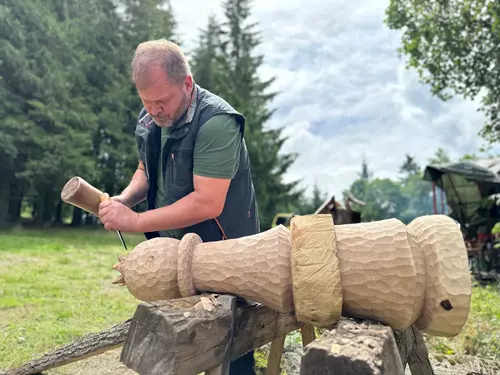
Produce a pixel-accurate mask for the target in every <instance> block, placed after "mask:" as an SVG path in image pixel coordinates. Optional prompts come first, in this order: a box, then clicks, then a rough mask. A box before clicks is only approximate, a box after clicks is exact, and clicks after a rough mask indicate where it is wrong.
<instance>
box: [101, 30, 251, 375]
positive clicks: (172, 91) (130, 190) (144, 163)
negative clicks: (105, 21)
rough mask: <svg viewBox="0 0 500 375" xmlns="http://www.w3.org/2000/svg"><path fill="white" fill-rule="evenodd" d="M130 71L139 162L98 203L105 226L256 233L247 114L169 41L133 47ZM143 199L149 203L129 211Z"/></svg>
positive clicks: (218, 235) (217, 235)
mask: <svg viewBox="0 0 500 375" xmlns="http://www.w3.org/2000/svg"><path fill="white" fill-rule="evenodd" d="M132 79H133V81H134V83H135V86H136V89H137V92H138V94H139V97H140V99H141V101H142V103H143V106H144V108H143V109H142V111H141V112H140V114H139V116H138V121H137V126H136V130H135V138H136V142H137V148H138V155H139V165H138V168H137V170H136V171H135V173H134V175H133V177H132V180H131V182H130V184H129V185H128V186H127V188H126V189H125V190H124V191H123V192H122V193H121V194H120V195H118V196H115V197H112V199H111V200H110V201H106V202H103V203H101V205H100V207H99V216H100V218H101V221H102V223H103V224H104V227H105V228H106V229H108V230H121V231H123V232H143V233H145V235H146V238H153V237H157V236H169V237H175V238H178V239H180V238H181V237H182V236H183V235H184V234H186V233H190V232H191V233H197V234H198V235H199V236H200V237H201V239H202V240H203V242H208V241H219V240H224V239H228V238H237V237H242V236H247V235H252V234H255V233H258V232H259V230H260V223H259V217H258V212H257V204H256V199H255V192H254V187H253V182H252V177H251V173H250V160H249V155H248V151H247V148H246V145H245V141H244V139H243V134H244V128H245V118H244V117H243V116H242V115H241V114H240V113H238V112H237V111H236V110H235V109H234V108H232V107H231V106H230V105H229V104H228V103H227V102H226V101H225V100H223V99H222V98H220V97H218V96H217V95H214V94H212V93H210V92H209V91H207V90H205V89H203V88H201V87H199V85H197V84H196V83H195V82H194V80H193V77H192V75H191V72H190V67H189V64H188V62H187V61H186V58H185V56H184V54H183V53H182V51H181V50H180V48H179V47H178V46H177V45H175V44H174V43H171V42H169V41H166V40H155V41H149V42H145V43H142V44H140V45H139V46H138V47H137V49H136V52H135V55H134V57H133V60H132ZM143 200H146V201H147V207H148V210H147V211H146V212H141V213H136V212H134V211H133V210H132V209H131V207H133V206H135V205H136V204H138V203H139V202H142V201H143ZM253 365H254V359H253V352H250V353H248V354H247V355H245V356H243V357H242V358H240V359H239V360H237V361H234V362H233V363H232V364H231V366H230V373H231V374H241V375H245V374H255V372H254V370H253Z"/></svg>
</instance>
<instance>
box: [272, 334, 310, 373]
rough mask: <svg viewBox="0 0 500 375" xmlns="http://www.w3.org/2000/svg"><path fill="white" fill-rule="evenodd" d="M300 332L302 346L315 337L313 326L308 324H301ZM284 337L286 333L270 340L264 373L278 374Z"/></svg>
mask: <svg viewBox="0 0 500 375" xmlns="http://www.w3.org/2000/svg"><path fill="white" fill-rule="evenodd" d="M300 334H301V336H302V347H303V348H305V347H306V346H307V345H309V344H310V343H311V342H313V341H314V339H315V334H314V326H312V325H308V324H306V325H304V326H302V327H301V328H300ZM285 338H286V335H283V336H280V337H278V338H277V339H276V340H274V341H272V342H271V350H270V352H269V357H268V359H267V371H266V375H280V373H281V366H280V365H281V357H282V355H283V349H284V347H285Z"/></svg>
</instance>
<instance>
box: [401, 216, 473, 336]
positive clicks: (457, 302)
mask: <svg viewBox="0 0 500 375" xmlns="http://www.w3.org/2000/svg"><path fill="white" fill-rule="evenodd" d="M408 229H409V230H410V231H411V232H412V233H413V234H414V235H415V236H416V238H417V239H418V241H419V243H420V247H421V249H422V252H423V253H424V257H425V262H426V265H425V267H426V278H427V280H426V281H427V287H426V295H425V303H424V309H423V312H422V315H421V316H420V317H419V318H418V320H417V321H416V323H415V324H416V326H417V327H418V328H419V329H421V330H422V331H423V332H426V333H428V334H431V335H435V336H445V337H453V336H456V335H457V334H459V333H460V332H461V330H462V328H463V326H464V325H465V323H466V321H467V318H468V316H469V311H470V301H471V294H472V283H471V276H470V270H469V263H468V259H467V249H466V247H465V243H464V240H463V236H462V233H461V231H460V228H459V227H458V225H457V224H456V223H455V222H454V221H453V219H451V218H450V217H448V216H445V215H429V216H422V217H419V218H417V219H415V220H413V221H412V222H411V223H410V224H409V225H408Z"/></svg>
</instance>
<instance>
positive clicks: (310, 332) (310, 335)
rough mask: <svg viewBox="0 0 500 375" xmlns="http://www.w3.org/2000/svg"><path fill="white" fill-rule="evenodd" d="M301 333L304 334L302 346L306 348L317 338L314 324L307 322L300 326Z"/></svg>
mask: <svg viewBox="0 0 500 375" xmlns="http://www.w3.org/2000/svg"><path fill="white" fill-rule="evenodd" d="M300 333H301V334H302V347H304V348H305V347H306V346H307V345H309V344H310V343H312V342H313V341H314V340H315V339H316V335H315V334H314V326H311V325H308V324H306V325H305V326H303V327H302V328H300Z"/></svg>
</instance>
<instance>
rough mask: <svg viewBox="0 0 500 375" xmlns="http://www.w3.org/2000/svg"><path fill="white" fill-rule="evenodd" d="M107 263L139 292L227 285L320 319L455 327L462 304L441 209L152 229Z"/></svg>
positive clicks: (459, 246)
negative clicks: (413, 214)
mask: <svg viewBox="0 0 500 375" xmlns="http://www.w3.org/2000/svg"><path fill="white" fill-rule="evenodd" d="M114 268H115V269H116V270H118V271H120V272H121V276H120V278H119V279H118V280H116V281H115V283H118V284H124V285H126V286H127V288H128V289H129V291H130V292H131V293H132V294H134V295H135V296H136V297H137V298H138V299H140V300H143V301H155V300H165V299H172V298H178V297H179V296H189V295H193V294H195V293H199V292H215V293H228V294H232V295H236V296H240V297H243V298H247V299H250V300H253V301H257V302H260V303H262V304H264V305H266V306H268V307H270V308H272V309H275V310H277V311H280V312H287V313H288V312H295V313H296V314H297V319H298V320H299V321H301V322H306V323H308V324H311V325H315V326H319V327H328V326H330V325H331V324H333V323H335V322H336V321H338V320H339V318H340V313H341V312H342V315H343V316H347V317H356V318H362V319H371V320H376V321H378V322H381V323H384V324H386V325H389V326H390V327H392V328H394V329H400V330H402V329H406V328H407V327H409V326H410V325H411V324H413V323H416V325H417V327H418V328H420V329H421V330H423V331H425V332H428V333H430V334H434V335H441V336H454V335H457V334H458V333H459V332H460V330H461V329H462V327H463V325H464V324H465V322H466V320H467V316H468V313H469V306H470V295H471V279H470V273H469V268H468V263H467V252H466V248H465V244H464V242H463V238H462V234H461V232H460V230H459V228H458V226H457V225H456V223H455V222H454V221H453V220H452V219H450V218H449V217H447V216H444V215H432V216H424V217H421V218H418V219H416V220H414V221H413V222H412V223H410V224H409V225H408V226H405V225H404V224H403V223H401V222H400V221H399V220H396V219H389V220H381V221H377V222H370V223H358V224H345V225H339V226H334V225H333V223H332V219H331V216H330V215H307V216H296V217H294V218H293V219H292V222H291V231H290V230H288V229H287V228H285V227H283V226H278V227H276V228H273V229H271V230H268V231H266V232H263V233H260V234H257V235H253V236H247V237H243V238H238V239H231V240H226V241H219V242H209V243H202V241H201V239H200V238H199V237H198V236H197V235H195V234H188V235H186V236H185V237H184V238H183V239H182V240H181V241H178V240H176V239H169V238H155V239H152V240H149V241H144V242H143V243H141V244H139V245H138V246H137V247H136V248H135V249H134V250H133V251H131V252H130V253H129V254H127V255H126V256H124V257H123V258H121V259H120V262H119V263H118V264H116V265H115V266H114Z"/></svg>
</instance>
